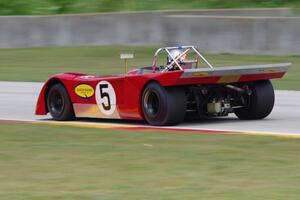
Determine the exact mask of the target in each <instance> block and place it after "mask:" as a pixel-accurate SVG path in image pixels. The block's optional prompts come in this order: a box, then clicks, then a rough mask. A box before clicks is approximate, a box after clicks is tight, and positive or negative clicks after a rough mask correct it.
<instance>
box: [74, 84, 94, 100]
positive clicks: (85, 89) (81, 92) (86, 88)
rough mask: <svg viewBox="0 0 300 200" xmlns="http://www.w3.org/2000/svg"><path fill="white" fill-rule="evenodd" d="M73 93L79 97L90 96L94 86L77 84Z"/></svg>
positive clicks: (92, 93)
mask: <svg viewBox="0 0 300 200" xmlns="http://www.w3.org/2000/svg"><path fill="white" fill-rule="evenodd" d="M75 93H76V94H77V95H78V96H80V97H81V98H85V99H87V98H90V97H92V96H93V95H94V88H93V87H92V86H90V85H88V84H84V83H83V84H79V85H77V86H76V87H75Z"/></svg>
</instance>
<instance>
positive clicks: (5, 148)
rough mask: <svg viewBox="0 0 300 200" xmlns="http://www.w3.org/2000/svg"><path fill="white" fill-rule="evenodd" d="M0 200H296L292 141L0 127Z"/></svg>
mask: <svg viewBox="0 0 300 200" xmlns="http://www.w3.org/2000/svg"><path fill="white" fill-rule="evenodd" d="M0 130H1V131H0V152H1V153H0V171H1V173H0V199H14V200H25V199H26V200H27V199H28V200H29V199H30V200H37V199H43V200H50V199H56V200H57V199H58V200H59V199H64V200H68V199H70V200H77V199H78V200H79V199H80V200H82V199H87V200H97V199H103V200H117V199H122V200H140V199H143V200H156V199H157V200H161V199H166V200H176V199H178V200H182V199H212V200H219V199H220V200H221V199H222V200H227V199H228V200H229V199H230V200H235V199H237V200H241V199H243V200H256V199H264V200H274V199H285V200H292V199H295V200H296V199H299V198H300V190H299V184H300V160H299V153H298V152H299V151H300V145H299V139H288V138H276V137H266V136H244V135H213V134H200V133H180V132H156V131H124V130H122V131H121V130H112V129H92V128H75V127H60V126H49V125H33V124H22V123H0Z"/></svg>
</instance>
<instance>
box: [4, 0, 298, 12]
mask: <svg viewBox="0 0 300 200" xmlns="http://www.w3.org/2000/svg"><path fill="white" fill-rule="evenodd" d="M247 7H253V8H254V7H255V8H259V7H292V8H294V9H296V10H297V9H299V8H300V2H299V1H298V0H164V1H161V0H142V1H141V0H14V1H11V0H1V1H0V14H2V15H49V14H66V13H90V12H112V11H139V10H169V9H197V8H247Z"/></svg>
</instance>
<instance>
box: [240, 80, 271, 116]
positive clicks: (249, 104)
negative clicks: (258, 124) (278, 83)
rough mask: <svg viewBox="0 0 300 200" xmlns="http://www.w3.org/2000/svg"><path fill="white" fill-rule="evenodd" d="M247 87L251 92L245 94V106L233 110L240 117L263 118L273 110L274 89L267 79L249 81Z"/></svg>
mask: <svg viewBox="0 0 300 200" xmlns="http://www.w3.org/2000/svg"><path fill="white" fill-rule="evenodd" d="M248 86H249V89H250V90H251V92H252V94H251V95H249V96H248V95H247V96H245V97H244V98H245V104H246V105H245V107H243V108H239V109H236V110H235V111H234V112H235V114H236V116H238V118H240V119H245V120H251V119H263V118H265V117H267V116H268V115H269V114H270V113H271V112H272V110H273V106H274V99H275V98H274V89H273V86H272V83H271V82H270V81H269V80H264V81H256V82H253V83H250V84H249V85H248Z"/></svg>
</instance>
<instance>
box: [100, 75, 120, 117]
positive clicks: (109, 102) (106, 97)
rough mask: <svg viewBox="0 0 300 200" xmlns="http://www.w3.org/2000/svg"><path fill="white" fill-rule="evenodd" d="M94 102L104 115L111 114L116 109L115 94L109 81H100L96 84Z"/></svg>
mask: <svg viewBox="0 0 300 200" xmlns="http://www.w3.org/2000/svg"><path fill="white" fill-rule="evenodd" d="M96 102H97V105H98V107H99V109H100V111H101V112H102V113H103V114H105V115H111V114H113V113H114V111H115V110H116V94H115V91H114V88H113V86H112V85H111V84H110V83H109V82H107V81H100V82H99V83H98V84H97V86H96Z"/></svg>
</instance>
